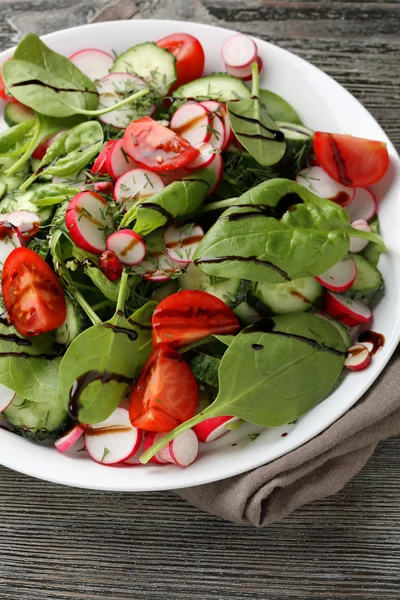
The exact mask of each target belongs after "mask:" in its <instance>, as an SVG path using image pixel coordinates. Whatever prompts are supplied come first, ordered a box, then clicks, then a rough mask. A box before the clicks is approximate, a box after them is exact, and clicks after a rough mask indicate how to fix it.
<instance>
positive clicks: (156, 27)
mask: <svg viewBox="0 0 400 600" xmlns="http://www.w3.org/2000/svg"><path fill="white" fill-rule="evenodd" d="M179 31H185V32H187V33H191V34H193V35H195V36H196V37H197V38H198V39H199V40H200V41H201V43H202V44H203V46H204V49H205V52H206V72H208V73H211V72H212V71H223V70H224V65H223V63H222V60H221V58H220V48H221V46H222V43H223V42H224V40H225V39H226V38H227V37H229V36H230V35H231V34H232V33H234V32H233V31H229V30H227V29H221V28H218V27H211V26H208V25H199V24H196V23H187V22H179V21H157V20H154V21H153V20H148V21H147V20H143V21H117V22H109V23H99V24H96V25H85V26H83V27H75V28H73V29H67V30H65V31H60V32H57V33H52V34H50V35H46V36H44V38H43V40H44V41H45V42H46V44H48V45H49V46H50V47H51V48H53V49H54V50H57V51H58V52H61V53H62V54H65V55H71V54H72V53H73V52H75V51H76V50H80V49H82V48H84V47H86V48H101V49H103V50H106V51H109V52H110V51H111V50H112V49H114V50H116V51H117V52H118V53H120V52H122V51H123V50H126V49H127V48H129V47H130V46H132V45H133V44H139V43H141V42H145V41H148V40H157V39H160V38H161V37H164V36H165V35H168V34H170V33H176V32H179ZM257 44H258V48H259V54H260V56H261V58H262V60H263V63H264V66H265V68H264V70H263V73H262V78H261V85H262V86H263V87H268V88H269V89H271V90H273V91H274V92H277V93H278V94H281V95H282V96H283V97H284V98H285V99H286V100H288V101H289V102H290V103H291V104H293V106H294V107H295V109H296V110H297V111H298V113H299V115H300V117H301V118H302V119H303V121H304V123H305V124H306V125H308V126H309V127H312V128H313V129H320V130H325V131H332V132H336V133H352V134H354V135H358V136H360V137H365V138H371V139H377V140H383V141H385V142H387V144H388V148H389V152H390V155H391V166H390V169H389V172H388V174H387V175H386V177H385V178H384V180H383V181H381V182H380V183H379V184H378V185H376V186H375V191H376V193H377V196H378V198H379V199H380V201H381V207H380V210H379V217H380V219H381V224H382V233H383V236H384V238H385V242H386V244H387V246H388V254H386V255H384V256H382V258H381V260H380V263H379V268H380V269H381V270H382V272H383V275H384V278H385V281H386V288H387V290H386V293H385V296H384V297H383V299H382V300H381V301H380V302H379V304H378V306H377V308H376V309H375V311H374V322H373V329H374V330H375V331H378V332H380V333H383V334H384V335H385V337H386V344H385V346H384V348H383V349H382V350H380V351H379V352H378V354H377V355H376V356H375V357H374V359H373V361H372V364H371V366H370V367H369V368H368V369H367V370H366V371H365V372H361V373H350V374H348V375H347V376H346V379H345V381H344V382H343V383H342V384H341V385H340V386H339V388H338V389H337V390H336V391H335V392H334V393H333V394H331V396H329V398H327V399H326V400H324V401H323V402H321V404H319V405H318V406H316V407H315V408H314V409H312V410H311V411H310V412H309V413H308V414H307V415H305V416H304V417H303V418H302V419H300V420H299V421H298V422H297V424H296V425H294V426H290V428H289V427H279V428H277V429H270V430H264V431H263V432H262V433H261V435H260V436H259V437H258V438H257V439H256V440H255V441H254V442H252V441H251V440H250V439H249V437H248V436H249V433H253V432H255V431H259V429H257V428H256V427H254V426H251V425H246V426H245V427H243V428H241V429H239V430H238V431H236V432H232V433H230V434H228V435H227V436H225V437H223V438H221V439H220V440H217V441H216V442H213V443H210V444H207V445H205V446H204V447H203V449H202V453H201V455H200V457H199V459H198V460H197V461H196V462H195V463H194V464H193V465H192V466H191V467H189V468H188V469H181V468H179V467H175V466H166V467H157V466H149V467H131V468H120V467H109V468H105V467H103V466H101V465H98V464H96V463H94V462H92V461H91V460H90V459H87V458H83V457H82V454H80V455H75V456H72V457H66V456H62V455H61V454H59V453H58V452H57V451H56V450H54V449H52V448H43V447H40V446H35V445H34V444H32V443H30V442H28V441H26V440H24V439H22V438H19V437H17V436H16V435H13V434H11V433H9V432H7V431H4V430H0V463H2V464H3V465H5V466H7V467H10V468H12V469H15V470H16V471H20V472H22V473H26V474H28V475H32V476H34V477H38V478H41V479H46V480H48V481H53V482H56V483H61V484H66V485H71V486H78V487H82V488H94V489H98V490H116V491H145V490H163V489H176V488H183V487H189V486H193V485H198V484H201V483H208V482H211V481H216V480H220V479H224V478H226V477H231V476H232V475H237V474H239V473H243V472H245V471H248V470H250V469H253V468H255V467H258V466H260V465H262V464H265V463H267V462H270V461H272V460H274V459H276V458H278V457H280V456H282V455H284V454H286V453H287V452H290V451H291V450H294V449H295V448H298V447H299V446H301V445H302V444H304V443H305V442H307V441H308V440H310V439H312V438H313V437H315V436H316V435H318V434H319V433H321V431H323V430H324V429H326V428H327V427H328V426H329V425H331V423H333V422H334V421H335V420H336V419H338V418H339V417H340V416H341V415H343V413H345V412H346V411H347V410H348V409H349V408H350V407H351V406H352V405H353V404H354V403H355V402H356V401H357V400H358V399H359V398H360V396H361V395H362V394H363V393H364V392H365V391H366V390H367V389H368V388H369V387H370V385H371V384H372V382H373V381H374V380H375V379H376V377H377V376H378V375H379V373H380V372H381V371H382V369H383V368H384V366H385V365H386V363H387V361H388V360H389V358H390V356H391V355H392V353H393V351H394V349H395V347H396V345H397V343H398V341H399V338H400V310H399V306H398V298H400V289H399V286H400V283H399V269H400V261H399V250H400V236H399V235H398V232H399V231H400V226H399V216H400V204H399V202H398V198H399V189H400V159H399V157H398V155H397V154H396V151H395V150H394V148H393V146H392V144H391V143H390V141H389V139H388V138H387V136H386V135H385V133H384V132H383V131H382V129H381V128H380V127H379V125H378V124H377V123H376V121H375V120H374V119H373V118H372V116H371V115H370V114H369V113H368V112H367V110H366V109H365V108H364V107H363V106H362V105H361V104H360V103H359V102H358V101H357V100H356V99H355V98H353V96H351V95H350V94H349V92H347V91H346V90H345V89H343V88H342V87H341V86H340V85H339V84H338V83H336V81H334V80H333V79H331V78H330V77H328V76H327V75H326V74H325V73H323V72H322V71H320V70H318V69H317V68H316V67H314V66H312V65H310V64H309V63H307V62H306V61H304V60H302V59H301V58H299V57H297V56H294V55H293V54H291V53H290V52H287V51H286V50H282V49H281V48H277V47H276V46H273V45H272V44H269V43H267V42H263V41H261V40H257ZM12 52H13V51H12V50H8V51H7V52H4V53H3V54H2V55H1V56H0V63H2V62H4V61H5V60H6V59H7V58H9V56H11V55H12ZM286 432H288V435H287V436H285V437H281V436H282V433H286Z"/></svg>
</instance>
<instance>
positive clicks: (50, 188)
mask: <svg viewBox="0 0 400 600" xmlns="http://www.w3.org/2000/svg"><path fill="white" fill-rule="evenodd" d="M80 191H81V190H80V189H79V188H74V187H70V186H68V185H65V184H63V183H47V184H43V185H41V186H38V187H37V188H36V189H35V191H34V193H33V195H32V198H31V199H30V201H31V202H32V204H35V205H36V206H53V205H55V204H61V203H62V202H65V201H66V200H70V199H71V198H73V197H74V196H75V195H76V194H78V193H79V192H80Z"/></svg>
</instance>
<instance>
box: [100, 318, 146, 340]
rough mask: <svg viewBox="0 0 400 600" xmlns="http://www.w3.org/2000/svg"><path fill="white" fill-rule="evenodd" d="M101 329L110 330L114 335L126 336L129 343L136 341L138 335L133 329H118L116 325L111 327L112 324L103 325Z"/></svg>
mask: <svg viewBox="0 0 400 600" xmlns="http://www.w3.org/2000/svg"><path fill="white" fill-rule="evenodd" d="M103 327H105V328H106V329H112V331H113V332H114V333H123V334H124V335H127V336H128V338H129V339H130V341H131V342H134V341H135V340H137V337H138V334H137V332H136V331H135V330H134V329H128V328H127V327H119V326H118V325H113V324H112V323H104V325H103Z"/></svg>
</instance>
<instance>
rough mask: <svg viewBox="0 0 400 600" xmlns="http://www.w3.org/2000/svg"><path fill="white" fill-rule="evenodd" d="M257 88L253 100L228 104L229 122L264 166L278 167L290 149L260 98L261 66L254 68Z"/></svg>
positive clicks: (253, 73)
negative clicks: (259, 71) (259, 70)
mask: <svg viewBox="0 0 400 600" xmlns="http://www.w3.org/2000/svg"><path fill="white" fill-rule="evenodd" d="M252 75H253V87H252V92H251V96H250V98H247V99H246V100H240V101H239V102H237V101H230V102H227V104H226V108H227V111H228V115H229V121H230V124H231V127H232V130H233V133H234V134H235V136H236V138H237V139H238V140H239V142H240V143H241V144H242V146H244V147H245V148H246V150H247V151H248V152H249V153H250V154H251V155H252V156H253V157H254V158H255V159H256V160H257V162H259V163H260V164H261V165H264V166H267V167H269V166H271V165H275V164H276V163H277V162H279V161H280V160H281V158H282V157H283V155H284V154H285V150H286V143H285V136H284V134H283V133H282V131H281V130H280V129H279V127H278V125H277V124H276V123H275V122H274V121H273V120H272V119H271V117H270V116H269V114H268V113H267V111H266V110H265V109H264V108H263V106H262V105H261V103H260V100H259V98H258V93H259V89H258V67H257V63H253V65H252Z"/></svg>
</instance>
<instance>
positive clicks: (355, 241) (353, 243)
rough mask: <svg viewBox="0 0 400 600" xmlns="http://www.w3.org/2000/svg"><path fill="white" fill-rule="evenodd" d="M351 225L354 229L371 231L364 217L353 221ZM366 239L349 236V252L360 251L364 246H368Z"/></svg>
mask: <svg viewBox="0 0 400 600" xmlns="http://www.w3.org/2000/svg"><path fill="white" fill-rule="evenodd" d="M351 226H352V227H354V229H360V230H361V231H371V227H370V226H369V225H368V223H367V221H365V220H364V219H359V220H358V221H353V222H352V223H351ZM368 243H369V242H368V240H362V239H361V238H355V237H350V252H354V253H356V252H361V250H364V248H365V247H366V246H368Z"/></svg>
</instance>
